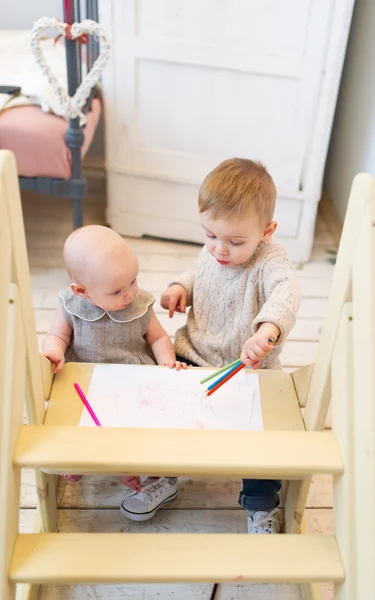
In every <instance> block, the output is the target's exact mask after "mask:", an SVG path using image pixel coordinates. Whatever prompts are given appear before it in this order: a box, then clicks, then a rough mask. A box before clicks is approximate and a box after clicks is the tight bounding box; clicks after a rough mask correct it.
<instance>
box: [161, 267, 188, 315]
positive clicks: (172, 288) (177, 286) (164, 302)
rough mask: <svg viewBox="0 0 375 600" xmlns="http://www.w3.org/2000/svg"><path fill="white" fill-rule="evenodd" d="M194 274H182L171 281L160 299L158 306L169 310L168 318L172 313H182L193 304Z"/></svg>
mask: <svg viewBox="0 0 375 600" xmlns="http://www.w3.org/2000/svg"><path fill="white" fill-rule="evenodd" d="M193 288H194V274H193V273H189V272H186V273H183V274H182V275H181V276H180V277H179V278H178V279H176V280H175V281H172V282H171V283H170V284H169V286H168V288H167V289H166V290H165V292H164V293H163V294H162V296H161V298H160V305H161V306H162V307H163V308H165V309H166V310H169V317H170V318H171V317H173V314H174V311H175V310H176V311H177V312H180V313H184V312H186V307H187V306H191V305H192V302H193Z"/></svg>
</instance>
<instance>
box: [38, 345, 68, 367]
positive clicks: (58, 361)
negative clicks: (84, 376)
mask: <svg viewBox="0 0 375 600" xmlns="http://www.w3.org/2000/svg"><path fill="white" fill-rule="evenodd" d="M42 354H43V356H45V357H46V358H48V360H50V361H51V363H53V364H54V365H55V368H54V370H53V372H54V373H59V371H61V369H62V368H63V366H64V363H65V356H64V352H63V351H62V349H61V348H49V349H48V350H46V351H45V352H43V353H42Z"/></svg>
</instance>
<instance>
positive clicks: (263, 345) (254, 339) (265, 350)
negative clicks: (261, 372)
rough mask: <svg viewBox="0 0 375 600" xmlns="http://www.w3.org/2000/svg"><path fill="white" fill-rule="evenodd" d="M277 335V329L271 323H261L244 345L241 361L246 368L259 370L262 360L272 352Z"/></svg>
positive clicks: (278, 332)
mask: <svg viewBox="0 0 375 600" xmlns="http://www.w3.org/2000/svg"><path fill="white" fill-rule="evenodd" d="M279 334H280V331H279V328H278V327H276V325H273V323H262V325H261V326H260V327H259V329H258V331H257V332H256V334H255V335H253V336H251V337H250V338H249V339H248V340H246V342H245V343H244V346H243V348H242V352H241V361H242V362H243V363H245V365H246V366H248V367H252V368H253V369H259V367H260V364H261V362H262V360H264V359H265V358H266V357H267V356H268V355H269V354H270V353H271V352H272V350H273V347H274V343H275V341H276V339H277V337H278V335H279ZM270 340H272V341H270Z"/></svg>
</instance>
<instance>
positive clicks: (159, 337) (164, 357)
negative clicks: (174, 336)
mask: <svg viewBox="0 0 375 600" xmlns="http://www.w3.org/2000/svg"><path fill="white" fill-rule="evenodd" d="M146 340H147V342H148V343H149V344H150V346H151V348H152V351H153V353H154V356H155V358H156V361H157V363H158V365H166V366H168V367H176V369H177V371H179V370H180V369H181V367H183V368H184V369H186V365H185V363H180V362H179V361H176V354H175V351H174V349H173V345H172V342H171V340H170V338H169V336H168V334H167V332H166V331H165V329H163V327H162V326H161V325H160V323H159V321H158V320H157V318H156V315H155V313H154V311H152V312H151V319H150V323H149V325H148V329H147V332H146Z"/></svg>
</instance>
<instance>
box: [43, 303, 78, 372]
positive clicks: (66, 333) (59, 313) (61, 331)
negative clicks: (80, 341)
mask: <svg viewBox="0 0 375 600" xmlns="http://www.w3.org/2000/svg"><path fill="white" fill-rule="evenodd" d="M71 336H72V328H71V327H70V325H69V323H68V322H67V320H66V319H65V315H64V311H63V309H62V308H61V306H60V305H59V306H58V307H57V310H56V313H55V317H54V319H53V321H52V325H51V327H50V328H49V331H48V333H47V335H46V337H45V338H44V342H43V355H44V356H46V357H47V358H48V359H49V360H50V361H51V362H52V363H54V364H55V370H54V373H58V372H59V371H61V369H62V368H63V366H64V362H65V358H64V355H65V350H66V349H67V347H68V345H69V342H70V338H71Z"/></svg>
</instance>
